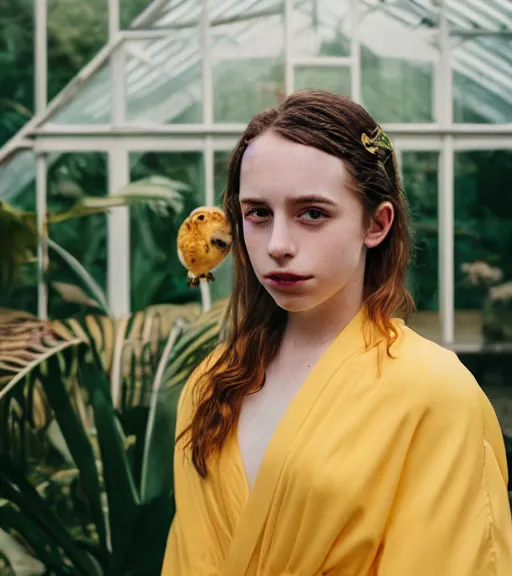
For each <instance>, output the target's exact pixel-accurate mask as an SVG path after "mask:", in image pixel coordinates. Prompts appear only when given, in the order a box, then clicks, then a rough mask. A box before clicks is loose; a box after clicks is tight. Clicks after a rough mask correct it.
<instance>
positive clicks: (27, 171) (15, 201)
mask: <svg viewBox="0 0 512 576" xmlns="http://www.w3.org/2000/svg"><path fill="white" fill-rule="evenodd" d="M34 174H35V155H34V153H33V152H32V151H27V150H24V151H20V152H18V153H16V154H15V155H14V156H12V157H11V158H10V159H9V160H8V161H7V162H5V163H4V164H2V165H1V166H0V201H1V202H2V203H5V204H7V205H8V206H11V207H13V208H15V209H17V210H22V211H27V212H35V209H36V189H35V182H34ZM19 231H20V229H19V228H18V227H17V226H16V225H15V221H13V220H11V219H10V218H6V219H2V223H1V226H0V238H1V240H0V244H1V246H2V249H1V252H0V267H1V270H2V272H3V271H4V270H6V268H4V267H5V266H6V265H7V266H9V268H8V269H9V270H12V268H11V266H10V265H9V264H10V258H9V255H10V253H11V252H12V250H13V248H14V246H15V245H16V240H15V238H16V232H18V233H19ZM34 248H35V247H34ZM2 280H3V279H2ZM0 307H2V308H11V309H15V310H25V311H26V312H30V313H32V314H37V264H36V262H34V261H32V262H28V263H27V264H25V265H23V266H22V268H21V270H20V271H19V276H18V277H17V278H15V279H14V282H13V283H12V285H11V286H10V287H9V289H7V288H6V290H5V291H2V292H0Z"/></svg>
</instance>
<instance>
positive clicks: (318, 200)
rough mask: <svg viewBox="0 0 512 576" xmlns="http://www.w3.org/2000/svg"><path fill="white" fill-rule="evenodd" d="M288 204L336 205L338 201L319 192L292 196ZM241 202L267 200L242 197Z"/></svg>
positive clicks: (250, 202) (248, 202)
mask: <svg viewBox="0 0 512 576" xmlns="http://www.w3.org/2000/svg"><path fill="white" fill-rule="evenodd" d="M286 202H287V203H288V204H292V205H294V206H297V205H302V204H329V205H331V206H336V202H335V201H334V200H332V199H331V198H328V197H327V196H322V195H319V194H307V195H305V196H291V197H288V198H286ZM240 204H266V202H265V200H263V199H262V198H242V199H241V200H240Z"/></svg>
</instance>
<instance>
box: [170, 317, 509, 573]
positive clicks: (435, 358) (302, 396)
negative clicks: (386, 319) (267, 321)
mask: <svg viewBox="0 0 512 576" xmlns="http://www.w3.org/2000/svg"><path fill="white" fill-rule="evenodd" d="M396 329H397V331H398V333H399V337H398V340H397V342H396V343H395V344H394V345H393V347H392V349H391V350H392V353H393V355H394V356H395V358H394V359H393V358H389V357H388V356H387V355H386V354H385V347H384V344H383V342H382V341H381V342H380V343H379V344H378V345H377V346H374V347H373V348H371V349H370V350H365V334H364V331H365V324H364V311H363V310H362V311H361V312H359V314H358V315H357V316H356V317H355V318H354V319H353V320H352V321H351V322H350V323H349V325H348V326H347V327H346V328H345V329H344V330H343V331H342V332H341V333H340V334H339V335H338V337H337V338H336V340H335V341H334V342H333V343H332V344H331V345H330V347H329V348H328V350H327V351H326V352H325V354H324V355H323V356H322V358H321V359H320V360H319V361H318V363H317V364H316V365H315V366H314V367H313V370H312V371H311V372H310V375H309V376H308V377H307V379H306V381H305V382H304V384H303V385H302V386H301V388H300V389H299V392H298V393H297V395H296V396H295V398H294V399H293V401H292V403H291V404H290V405H289V407H288V409H287V411H286V413H285V415H284V417H283V419H282V420H281V422H280V424H279V426H278V428H277V430H276V432H275V434H274V436H273V438H272V440H271V442H270V444H269V446H268V448H267V451H266V453H265V456H264V459H263V462H262V464H261V468H260V469H259V472H258V476H257V478H256V481H255V484H254V487H253V489H252V490H251V491H249V488H248V482H247V478H246V476H245V472H244V465H243V462H242V458H241V454H240V451H239V448H238V445H237V440H236V434H234V435H233V437H232V438H231V440H229V441H228V443H227V444H226V445H225V447H224V449H223V452H222V453H221V456H220V457H219V458H218V459H216V461H215V463H214V464H213V465H212V467H211V469H210V473H209V477H208V478H207V479H206V480H202V479H201V478H200V476H199V475H198V474H197V473H196V471H195V469H194V467H193V465H192V463H191V460H190V458H189V455H188V452H187V453H183V451H182V450H180V448H179V445H178V448H177V449H176V453H175V490H176V506H177V511H176V516H175V518H174V521H173V524H172V526H171V530H170V533H169V538H168V543H167V549H166V553H165V558H164V565H163V570H162V576H320V575H328V576H512V522H511V516H510V507H509V502H508V496H507V489H506V483H507V465H506V459H505V451H504V443H503V438H502V435H501V430H500V426H499V424H498V421H497V419H496V416H495V413H494V410H493V408H492V406H491V404H490V403H489V401H488V400H487V398H486V396H485V395H484V394H483V392H482V391H481V389H480V388H479V386H478V384H477V383H476V382H475V380H474V379H473V377H472V375H471V374H470V372H469V371H468V370H466V368H464V366H463V365H462V364H461V363H460V361H459V360H458V358H457V357H456V355H455V354H454V353H452V352H450V351H447V350H445V349H443V348H441V347H439V346H437V345H436V344H434V343H432V342H430V341H428V340H425V339H423V338H422V337H420V336H419V335H417V334H416V333H415V332H413V331H412V330H410V329H409V328H407V327H406V326H404V325H403V323H402V322H398V321H397V323H396ZM367 336H368V334H367ZM378 359H379V362H378ZM379 367H380V369H379ZM201 369H202V368H201V367H200V368H199V370H201ZM196 374H197V372H196ZM192 381H193V378H191V382H189V384H188V385H187V386H186V387H185V389H184V392H183V394H182V397H181V401H180V410H179V416H178V425H177V431H178V433H179V432H180V431H181V430H183V429H184V427H185V426H186V424H187V422H189V420H190V418H191V414H192V410H193V404H192V395H191V393H190V392H191V384H192Z"/></svg>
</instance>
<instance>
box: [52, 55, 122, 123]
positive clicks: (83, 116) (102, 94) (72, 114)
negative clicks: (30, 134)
mask: <svg viewBox="0 0 512 576" xmlns="http://www.w3.org/2000/svg"><path fill="white" fill-rule="evenodd" d="M110 85H111V82H110V64H109V63H108V62H107V63H105V64H103V66H101V67H100V68H99V69H98V70H96V72H94V73H93V74H92V76H90V77H89V78H87V79H86V80H84V81H83V83H82V84H80V87H79V89H78V90H77V92H76V93H75V94H73V95H71V96H70V97H69V99H68V100H67V101H64V102H63V104H62V105H61V106H59V108H58V110H57V112H55V113H54V114H52V116H50V118H49V119H48V120H47V121H46V122H45V123H44V124H43V126H44V125H47V124H108V123H109V122H110V111H111V96H110Z"/></svg>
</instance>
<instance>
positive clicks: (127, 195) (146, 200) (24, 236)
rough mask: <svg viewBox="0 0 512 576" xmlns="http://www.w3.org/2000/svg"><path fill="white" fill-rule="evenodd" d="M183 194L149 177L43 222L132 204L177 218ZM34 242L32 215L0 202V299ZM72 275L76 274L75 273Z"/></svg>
mask: <svg viewBox="0 0 512 576" xmlns="http://www.w3.org/2000/svg"><path fill="white" fill-rule="evenodd" d="M187 191H189V186H187V185H186V184H183V183H182V182H177V181H175V180H170V179H169V178H164V177H161V176H153V177H150V178H146V179H143V180H139V181H137V182H132V183H130V184H128V185H127V186H125V187H124V188H122V189H121V190H119V192H118V193H117V194H113V195H109V196H100V197H98V196H84V197H82V198H80V199H79V200H77V202H76V203H75V204H74V205H73V206H72V207H71V209H69V210H66V211H65V212H60V213H48V214H47V215H46V219H45V222H46V223H57V222H63V221H64V220H68V219H70V218H76V217H80V216H87V215H90V214H98V213H104V212H107V211H108V210H110V209H112V208H116V207H120V206H133V205H136V204H146V205H149V206H150V207H151V206H152V207H153V208H155V209H157V208H162V207H163V208H165V209H166V210H172V211H174V212H175V213H176V214H180V213H181V212H182V210H183V196H182V194H183V193H184V192H187ZM37 240H38V233H37V222H36V213H35V212H31V211H24V210H19V209H17V208H15V207H14V206H11V205H9V204H7V203H5V202H0V245H1V246H2V250H1V251H0V295H1V296H4V295H6V294H8V293H9V291H10V290H11V289H12V286H13V284H14V283H15V282H16V280H17V278H18V276H19V272H20V268H21V266H22V265H23V264H25V263H27V262H28V261H30V259H31V258H34V257H35V254H36V250H37ZM54 248H55V246H54ZM68 264H69V262H68ZM75 272H77V270H76V269H75ZM93 293H94V292H93ZM96 296H97V294H96Z"/></svg>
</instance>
